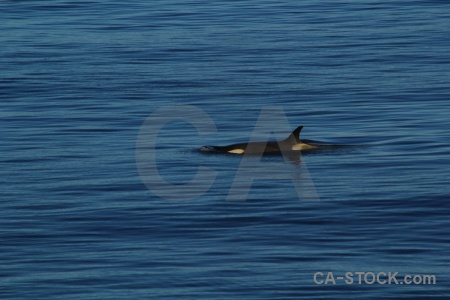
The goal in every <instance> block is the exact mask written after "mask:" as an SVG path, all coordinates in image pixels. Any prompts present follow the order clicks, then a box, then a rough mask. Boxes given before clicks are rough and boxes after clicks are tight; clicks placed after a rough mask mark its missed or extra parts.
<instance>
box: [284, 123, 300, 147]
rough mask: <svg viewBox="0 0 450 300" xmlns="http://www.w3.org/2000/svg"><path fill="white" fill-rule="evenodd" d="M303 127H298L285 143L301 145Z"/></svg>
mask: <svg viewBox="0 0 450 300" xmlns="http://www.w3.org/2000/svg"><path fill="white" fill-rule="evenodd" d="M302 129H303V126H298V127H297V128H296V129H295V130H294V131H292V133H291V135H290V136H288V138H287V139H286V140H285V141H287V142H288V141H290V142H291V143H292V144H294V143H296V144H298V143H300V131H302Z"/></svg>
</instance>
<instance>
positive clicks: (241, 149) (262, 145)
mask: <svg viewBox="0 0 450 300" xmlns="http://www.w3.org/2000/svg"><path fill="white" fill-rule="evenodd" d="M302 129H303V126H299V127H297V128H296V129H295V130H294V131H293V132H292V133H291V134H290V135H289V136H288V137H287V138H286V139H284V140H282V141H279V142H254V143H240V144H233V145H228V146H204V147H201V148H200V150H201V151H204V152H219V153H230V154H244V153H247V154H261V153H262V154H267V153H280V152H282V151H286V152H290V151H301V150H309V149H315V148H319V146H315V145H310V144H306V143H303V142H302V141H301V140H300V131H301V130H302Z"/></svg>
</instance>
